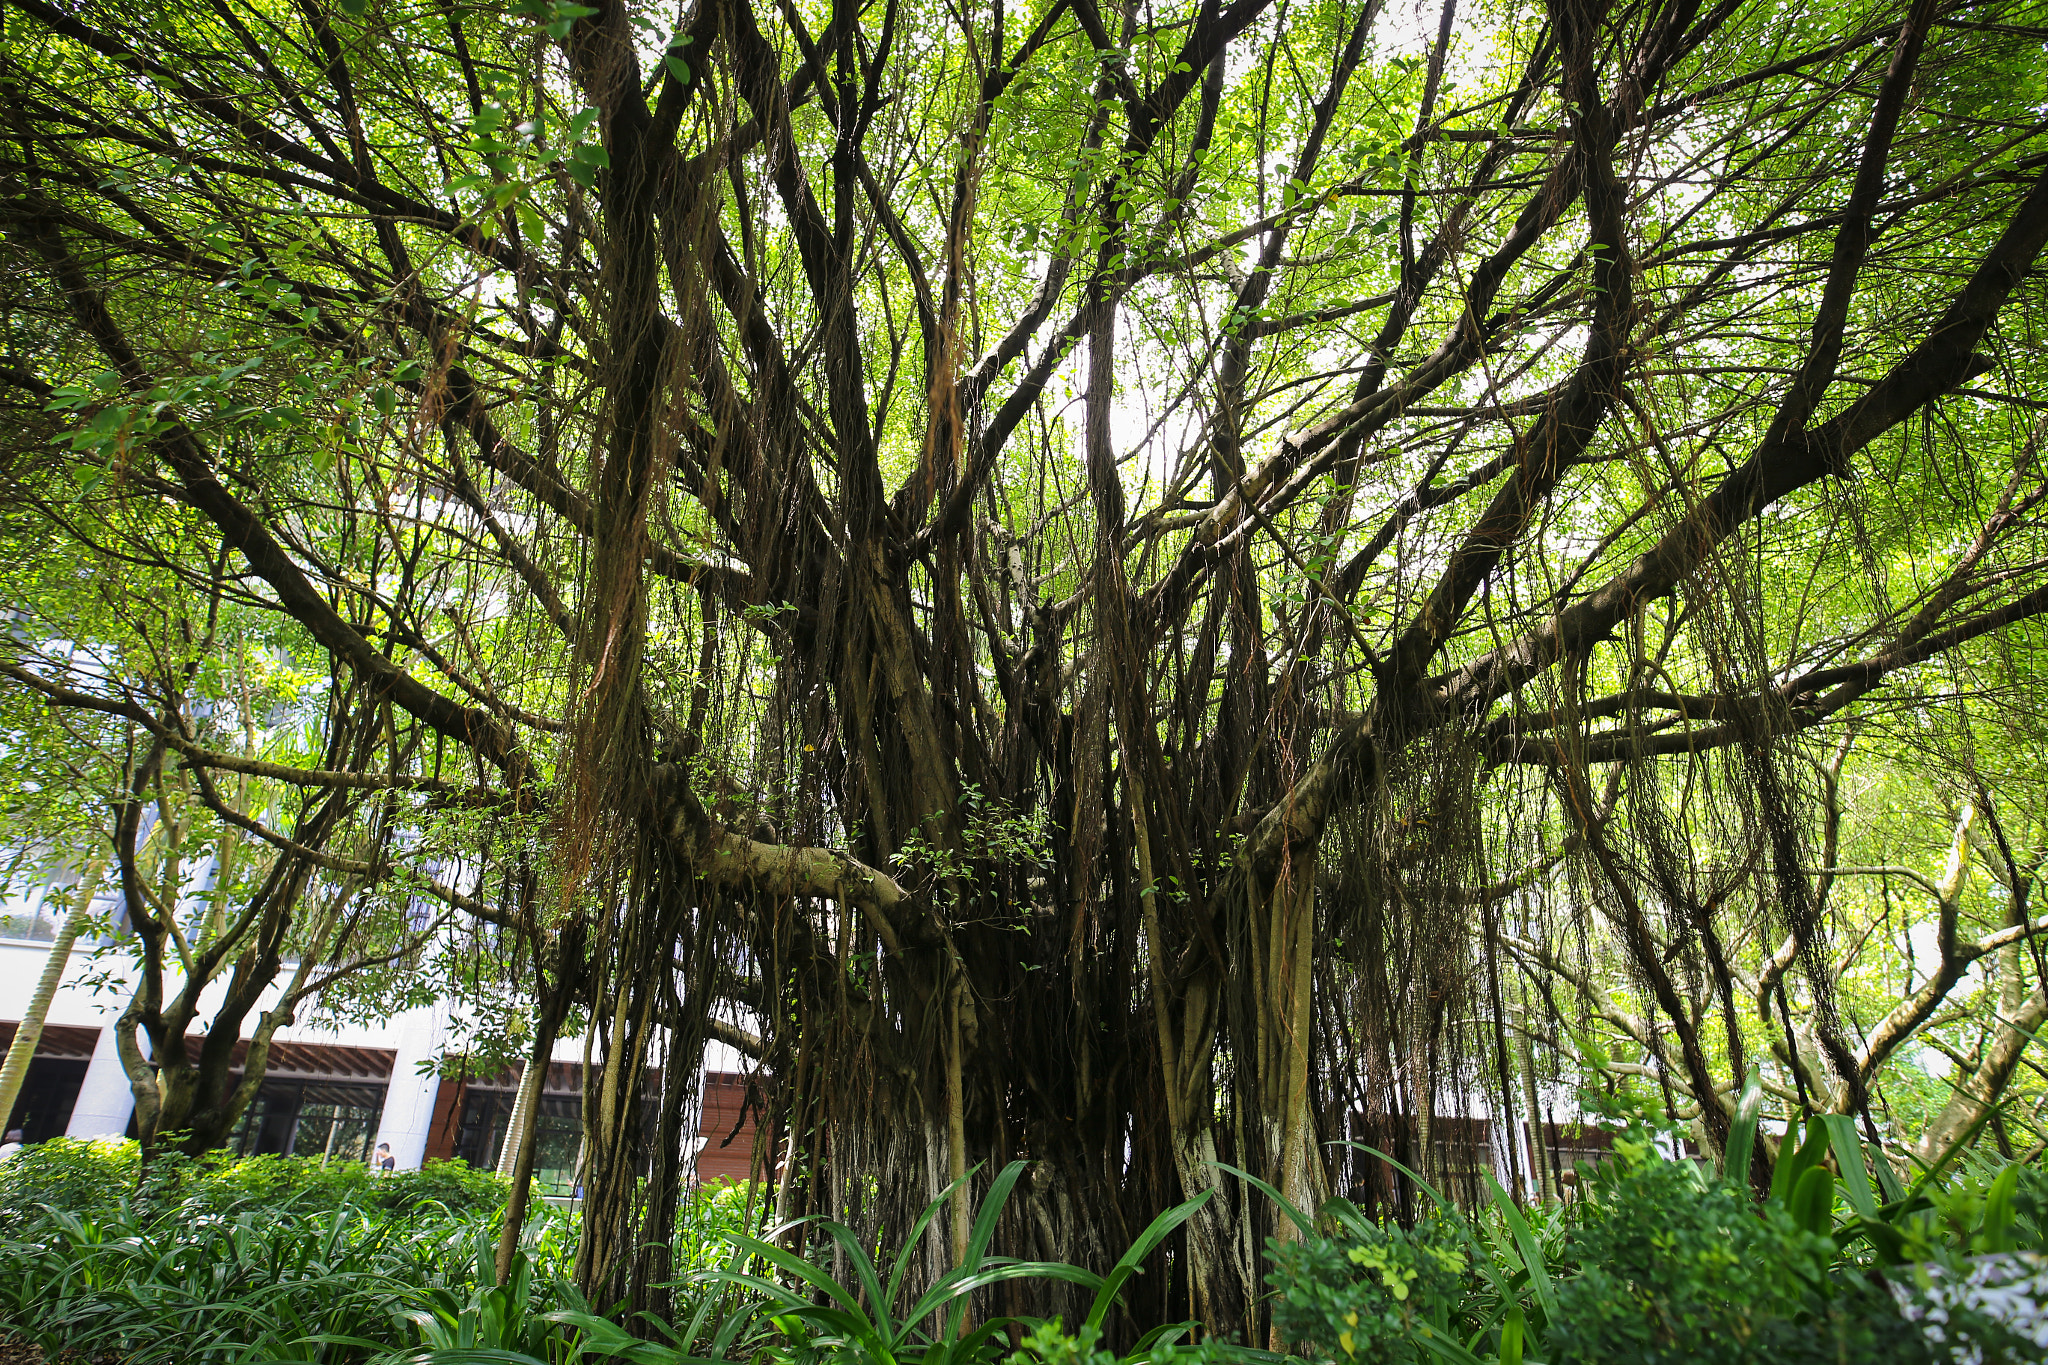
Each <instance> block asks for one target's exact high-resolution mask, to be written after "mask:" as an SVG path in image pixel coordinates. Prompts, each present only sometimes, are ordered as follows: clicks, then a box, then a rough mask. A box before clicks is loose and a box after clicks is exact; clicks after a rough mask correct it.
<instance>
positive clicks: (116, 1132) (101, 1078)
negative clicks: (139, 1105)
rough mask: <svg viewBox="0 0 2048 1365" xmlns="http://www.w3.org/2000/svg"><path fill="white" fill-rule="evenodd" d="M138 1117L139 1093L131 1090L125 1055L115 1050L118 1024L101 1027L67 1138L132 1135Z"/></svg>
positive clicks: (102, 1025)
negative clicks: (130, 1123) (130, 1124)
mask: <svg viewBox="0 0 2048 1365" xmlns="http://www.w3.org/2000/svg"><path fill="white" fill-rule="evenodd" d="M134 1115H135V1092H134V1091H132V1090H130V1089H129V1088H128V1073H127V1072H126V1071H124V1070H122V1069H121V1054H120V1052H119V1051H118V1050H117V1049H116V1048H115V1046H114V1024H113V1021H112V1020H111V1019H110V1020H108V1021H107V1022H105V1023H103V1024H101V1025H100V1036H99V1038H98V1040H97V1041H95V1042H94V1043H93V1046H92V1060H91V1061H89V1062H87V1063H86V1064H85V1080H84V1081H83V1082H81V1083H80V1085H79V1087H78V1101H77V1103H75V1104H73V1105H72V1106H71V1122H70V1123H68V1124H66V1125H65V1128H64V1135H65V1136H66V1137H75V1138H96V1137H120V1136H121V1135H122V1134H124V1133H126V1132H127V1131H128V1120H129V1119H130V1118H132V1117H134Z"/></svg>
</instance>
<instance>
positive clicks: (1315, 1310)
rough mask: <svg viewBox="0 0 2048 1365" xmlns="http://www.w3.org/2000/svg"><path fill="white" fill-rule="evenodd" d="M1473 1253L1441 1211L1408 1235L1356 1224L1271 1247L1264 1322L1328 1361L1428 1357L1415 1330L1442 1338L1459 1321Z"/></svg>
mask: <svg viewBox="0 0 2048 1365" xmlns="http://www.w3.org/2000/svg"><path fill="white" fill-rule="evenodd" d="M1480 1254H1483V1253H1480V1252H1479V1250H1478V1249H1477V1248H1476V1247H1475V1246H1473V1244H1472V1239H1471V1234H1470V1232H1469V1230H1468V1229H1467V1227H1466V1226H1465V1224H1464V1221H1463V1220H1462V1219H1459V1218H1458V1217H1456V1216H1455V1215H1446V1214H1442V1213H1434V1214H1431V1215H1429V1216H1427V1217H1424V1218H1422V1219H1421V1220H1419V1221H1418V1222H1417V1223H1416V1225H1415V1227H1414V1228H1412V1229H1409V1228H1402V1227H1399V1226H1397V1225H1394V1224H1391V1223H1367V1222H1365V1221H1364V1220H1362V1219H1361V1220H1357V1221H1356V1222H1354V1223H1353V1224H1352V1226H1351V1230H1350V1233H1349V1235H1347V1236H1343V1237H1309V1238H1305V1239H1302V1240H1299V1241H1293V1242H1286V1243H1282V1242H1279V1241H1275V1242H1273V1243H1272V1244H1271V1250H1270V1252H1269V1259H1270V1260H1271V1261H1272V1265H1273V1269H1272V1270H1271V1272H1269V1273H1268V1275H1267V1276H1266V1282H1267V1283H1268V1284H1270V1285H1272V1286H1273V1288H1274V1290H1275V1291H1276V1293H1275V1296H1274V1300H1273V1322H1274V1325H1275V1326H1277V1327H1278V1328H1279V1329H1280V1332H1281V1334H1282V1335H1283V1336H1285V1337H1286V1338H1287V1340H1288V1341H1289V1342H1291V1343H1294V1344H1296V1345H1298V1346H1312V1347H1315V1348H1317V1349H1319V1350H1320V1351H1321V1352H1322V1353H1323V1354H1324V1355H1325V1356H1326V1357H1328V1358H1330V1359H1333V1360H1346V1361H1349V1360H1366V1361H1388V1362H1407V1361H1414V1360H1423V1359H1428V1358H1429V1356H1428V1354H1427V1350H1426V1348H1425V1347H1424V1346H1423V1345H1422V1344H1421V1336H1422V1333H1421V1329H1422V1328H1423V1327H1424V1326H1425V1325H1427V1326H1430V1327H1434V1328H1435V1329H1437V1330H1438V1331H1439V1332H1443V1333H1448V1332H1449V1331H1451V1328H1452V1320H1453V1319H1454V1318H1457V1317H1461V1316H1462V1315H1464V1312H1465V1307H1466V1305H1465V1300H1466V1299H1467V1298H1468V1297H1470V1296H1471V1294H1472V1292H1473V1290H1474V1288H1475V1285H1476V1281H1475V1279H1474V1274H1473V1272H1474V1269H1475V1267H1474V1259H1475V1257H1476V1256H1477V1255H1480ZM1458 1335H1460V1336H1462V1335H1464V1334H1463V1333H1458Z"/></svg>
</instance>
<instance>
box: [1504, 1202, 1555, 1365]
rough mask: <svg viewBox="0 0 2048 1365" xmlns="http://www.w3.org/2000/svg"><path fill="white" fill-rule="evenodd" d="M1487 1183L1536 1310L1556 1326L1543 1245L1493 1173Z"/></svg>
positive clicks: (1553, 1291) (1553, 1290)
mask: <svg viewBox="0 0 2048 1365" xmlns="http://www.w3.org/2000/svg"><path fill="white" fill-rule="evenodd" d="M1486 1183H1487V1184H1488V1185H1490V1186H1492V1187H1493V1207H1494V1208H1495V1210H1497V1211H1498V1212H1499V1214H1500V1216H1501V1221H1502V1222H1504V1223H1506V1224H1507V1225H1508V1232H1509V1234H1510V1235H1512V1236H1513V1237H1514V1239H1515V1250H1516V1251H1518V1252H1520V1253H1521V1256H1522V1268H1523V1269H1524V1270H1526V1271H1528V1272H1529V1290H1530V1292H1531V1293H1533V1294H1535V1296H1536V1305H1537V1307H1539V1308H1541V1309H1542V1310H1543V1320H1544V1321H1545V1322H1548V1323H1555V1322H1556V1321H1557V1290H1556V1288H1555V1287H1554V1286H1553V1285H1552V1284H1551V1283H1550V1270H1549V1267H1547V1266H1546V1265H1545V1264H1544V1262H1543V1245H1542V1243H1540V1242H1538V1241H1537V1240H1536V1233H1535V1231H1534V1230H1533V1229H1531V1228H1530V1226H1529V1220H1528V1219H1526V1218H1524V1217H1523V1216H1522V1211H1521V1210H1520V1209H1518V1208H1516V1207H1515V1203H1514V1201H1513V1200H1512V1199H1509V1198H1508V1193H1507V1191H1506V1190H1504V1189H1502V1188H1501V1187H1500V1182H1499V1181H1497V1180H1495V1179H1494V1178H1493V1172H1491V1171H1488V1172H1487V1173H1486ZM1517 1311H1518V1312H1519V1310H1517ZM1503 1359H1505V1357H1503Z"/></svg>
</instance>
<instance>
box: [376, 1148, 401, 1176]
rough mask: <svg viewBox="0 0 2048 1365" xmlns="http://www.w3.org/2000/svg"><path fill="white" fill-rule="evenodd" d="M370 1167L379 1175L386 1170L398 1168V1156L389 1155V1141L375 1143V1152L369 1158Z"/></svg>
mask: <svg viewBox="0 0 2048 1365" xmlns="http://www.w3.org/2000/svg"><path fill="white" fill-rule="evenodd" d="M370 1169H371V1170H373V1171H375V1172H377V1173H378V1174H379V1175H382V1174H383V1173H384V1172H386V1171H395V1170H397V1169H398V1158H397V1157H395V1156H393V1155H391V1144H390V1143H388V1142H380V1143H378V1144H377V1154H376V1155H375V1156H373V1157H371V1158H370Z"/></svg>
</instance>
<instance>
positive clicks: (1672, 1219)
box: [1550, 1140, 1932, 1365]
mask: <svg viewBox="0 0 2048 1365" xmlns="http://www.w3.org/2000/svg"><path fill="white" fill-rule="evenodd" d="M1644 1145H1645V1146H1647V1144H1644ZM1616 1146H1617V1150H1618V1151H1620V1152H1621V1155H1620V1157H1619V1158H1618V1159H1616V1160H1613V1161H1608V1162H1605V1163H1602V1164H1601V1165H1600V1166H1599V1167H1597V1168H1586V1174H1587V1176H1588V1177H1589V1179H1588V1180H1587V1181H1586V1190H1587V1193H1586V1196H1585V1197H1584V1198H1583V1199H1582V1200H1581V1201H1580V1203H1579V1205H1578V1207H1577V1208H1576V1209H1575V1210H1574V1217H1573V1227H1572V1230H1571V1234H1570V1239H1569V1242H1568V1244H1567V1246H1568V1251H1567V1254H1568V1256H1569V1258H1570V1260H1572V1261H1573V1262H1576V1273H1575V1274H1573V1275H1571V1276H1570V1277H1569V1278H1566V1279H1565V1280H1563V1282H1562V1283H1561V1284H1560V1285H1559V1287H1558V1292H1557V1309H1558V1314H1557V1321H1556V1322H1555V1323H1554V1324H1552V1326H1551V1331H1550V1342H1551V1345H1552V1347H1553V1358H1554V1359H1555V1360H1557V1361H1559V1362H1582V1361H1583V1362H1588V1365H1591V1362H1607V1361H1614V1360H1631V1361H1641V1362H1643V1365H1690V1363H1691V1362H1700V1363H1701V1365H1704V1363H1705V1362H1709V1361H1713V1362H1723V1361H1725V1362H1731V1363H1732V1362H1738V1361H1758V1362H1764V1361H1771V1362H1787V1363H1788V1365H1789V1362H1799V1361H1814V1362H1820V1361H1832V1360H1838V1359H1848V1360H1858V1361H1868V1362H1873V1363H1874V1362H1880V1361H1882V1362H1899V1363H1900V1365H1907V1363H1908V1362H1915V1361H1923V1360H1929V1359H1931V1358H1932V1357H1931V1356H1930V1355H1929V1353H1928V1348H1927V1344H1926V1341H1925V1339H1924V1337H1923V1336H1922V1335H1921V1334H1920V1333H1919V1332H1918V1331H1917V1330H1915V1329H1914V1328H1913V1327H1912V1326H1911V1325H1910V1324H1908V1323H1906V1322H1905V1321H1904V1319H1903V1318H1901V1316H1900V1315H1899V1312H1898V1310H1897V1308H1896V1307H1895V1306H1894V1305H1893V1303H1892V1300H1891V1298H1890V1296H1889V1295H1888V1294H1887V1293H1886V1292H1885V1291H1884V1290H1883V1289H1882V1287H1881V1286H1877V1285H1874V1284H1872V1283H1871V1282H1870V1281H1869V1280H1868V1279H1867V1278H1866V1277H1865V1276H1863V1275H1862V1274H1860V1273H1858V1272H1857V1271H1856V1270H1855V1269H1854V1268H1843V1270H1841V1271H1840V1272H1838V1271H1837V1270H1836V1269H1835V1268H1834V1262H1835V1261H1836V1260H1837V1257H1838V1247H1837V1245H1836V1243H1835V1240H1834V1238H1833V1237H1832V1236H1827V1235H1822V1234H1820V1233H1817V1232H1814V1231H1810V1230H1809V1229H1807V1228H1805V1227H1802V1226H1800V1225H1799V1224H1798V1223H1796V1222H1795V1221H1794V1220H1793V1218H1792V1216H1791V1215H1790V1214H1789V1213H1787V1212H1786V1210H1785V1209H1784V1208H1783V1207H1782V1206H1780V1205H1778V1204H1776V1203H1766V1204H1764V1205H1762V1206H1761V1207H1759V1206H1758V1205H1757V1204H1756V1203H1755V1202H1754V1201H1753V1200H1751V1199H1750V1198H1749V1197H1748V1195H1747V1193H1746V1192H1745V1191H1743V1190H1741V1189H1739V1188H1737V1187H1734V1186H1731V1185H1725V1184H1720V1183H1710V1182H1707V1181H1705V1180H1703V1179H1702V1178H1701V1176H1700V1173H1699V1171H1698V1169H1697V1168H1696V1167H1694V1166H1693V1165H1692V1164H1691V1163H1690V1162H1672V1161H1665V1160H1662V1159H1659V1158H1658V1157H1656V1156H1653V1155H1648V1154H1647V1153H1645V1152H1642V1151H1638V1150H1635V1149H1634V1148H1632V1147H1631V1145H1630V1144H1629V1143H1628V1142H1626V1141H1625V1140H1624V1141H1620V1142H1617V1144H1616Z"/></svg>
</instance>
